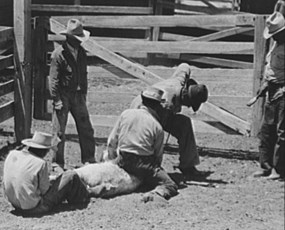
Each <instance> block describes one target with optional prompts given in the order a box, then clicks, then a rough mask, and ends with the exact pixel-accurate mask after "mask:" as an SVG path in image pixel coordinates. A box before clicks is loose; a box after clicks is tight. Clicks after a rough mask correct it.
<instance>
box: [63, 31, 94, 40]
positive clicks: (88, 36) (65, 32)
mask: <svg viewBox="0 0 285 230" xmlns="http://www.w3.org/2000/svg"><path fill="white" fill-rule="evenodd" d="M60 34H62V35H71V36H73V37H75V38H76V39H78V40H79V41H81V42H86V41H87V40H88V39H89V38H90V32H89V31H87V30H83V36H77V35H74V34H70V33H68V31H67V30H63V31H61V32H60Z"/></svg>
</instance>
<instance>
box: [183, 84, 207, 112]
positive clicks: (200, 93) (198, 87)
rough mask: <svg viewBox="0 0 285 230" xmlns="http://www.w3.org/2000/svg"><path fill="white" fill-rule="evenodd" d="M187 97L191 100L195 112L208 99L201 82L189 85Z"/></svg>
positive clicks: (205, 88) (205, 89)
mask: <svg viewBox="0 0 285 230" xmlns="http://www.w3.org/2000/svg"><path fill="white" fill-rule="evenodd" d="M188 98H189V100H190V101H191V107H192V109H193V111H194V112H196V111H197V110H198V109H199V108H200V106H201V104H202V103H204V102H206V101H207V100H208V89H207V87H206V86H205V85H203V84H194V85H189V87H188Z"/></svg>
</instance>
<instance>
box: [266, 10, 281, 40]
mask: <svg viewBox="0 0 285 230" xmlns="http://www.w3.org/2000/svg"><path fill="white" fill-rule="evenodd" d="M284 29H285V19H284V16H283V15H282V14H281V13H280V12H274V13H273V14H271V15H270V16H269V17H268V18H267V20H266V27H265V29H264V32H263V36H264V38H265V39H268V38H270V37H272V36H273V35H274V34H277V33H279V32H280V31H282V30H284Z"/></svg>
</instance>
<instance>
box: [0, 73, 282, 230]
mask: <svg viewBox="0 0 285 230" xmlns="http://www.w3.org/2000/svg"><path fill="white" fill-rule="evenodd" d="M144 86H145V85H144V84H141V83H138V82H137V81H128V82H125V81H123V80H118V79H116V78H111V77H109V78H103V77H102V76H96V75H93V74H91V75H90V90H99V89H100V90H101V89H104V90H110V91H113V92H122V91H124V92H125V91H129V92H140V90H141V89H142V88H143V87H144ZM127 107H128V104H119V105H118V104H114V105H106V104H100V105H94V104H92V105H91V104H89V110H90V114H116V115H118V114H120V112H122V111H123V109H125V108H127ZM0 127H1V128H0V130H1V129H2V130H1V132H0V141H1V142H0V150H1V151H0V157H1V159H0V180H1V181H2V168H3V163H4V159H5V156H6V154H7V151H8V149H9V147H8V146H7V144H6V142H7V141H9V142H10V143H13V140H14V135H13V121H11V120H9V121H7V122H5V123H2V124H1V126H0ZM34 130H42V131H47V132H48V131H50V130H51V125H50V122H47V121H39V120H34V121H33V127H32V131H34ZM109 132H110V128H102V127H101V128H100V127H98V128H96V130H95V138H96V142H97V145H98V146H99V148H98V149H100V148H101V149H102V148H104V146H105V144H106V138H107V136H108V133H109ZM67 133H68V142H67V148H66V162H67V164H69V165H71V166H72V165H75V164H77V163H78V162H79V152H80V150H79V145H78V138H77V134H76V130H75V129H74V128H73V127H69V128H68V130H67ZM196 139H197V144H198V147H199V150H200V152H201V163H200V165H198V169H199V170H201V171H205V172H208V173H207V177H205V178H202V179H201V180H202V181H203V182H208V183H209V184H210V185H211V186H208V187H205V186H197V185H187V186H186V187H181V188H180V190H179V194H178V195H177V196H176V197H174V198H172V199H170V200H169V201H165V200H163V199H155V200H154V201H153V202H149V203H143V202H141V196H142V193H141V192H137V193H133V194H128V195H123V196H118V197H115V198H112V199H95V198H93V199H92V200H91V202H90V203H89V204H88V205H87V206H69V205H67V204H62V205H60V206H59V207H57V208H56V209H55V210H54V212H52V213H50V214H48V215H45V216H42V217H23V216H20V215H17V214H16V213H15V212H14V209H13V208H12V207H11V205H10V204H9V203H7V202H6V200H5V199H4V197H3V191H2V188H1V189H0V229H1V230H2V229H3V230H4V229H29V230H30V229H53V230H54V229H119V230H125V229H130V230H132V229H161V230H164V229H175V230H176V229H177V230H180V229H194V230H226V229H229V230H230V229H231V230H241V229H243V230H244V229H248V230H283V229H284V182H281V181H269V180H266V179H264V178H260V179H255V178H253V177H252V176H251V175H252V173H253V172H255V171H256V170H258V169H259V165H258V162H257V161H256V153H257V143H258V142H257V139H256V138H254V137H244V136H240V135H226V134H209V133H198V132H197V133H196ZM50 156H51V154H49V155H48V156H47V160H48V161H49V162H50ZM177 162H178V155H177V143H176V141H175V139H173V138H170V139H169V140H168V143H167V145H166V148H165V155H164V160H163V166H164V168H165V169H166V170H167V172H169V173H170V175H171V176H172V177H173V178H174V179H175V180H179V179H181V174H180V171H178V170H176V169H174V168H173V165H175V164H177ZM1 181H0V182H1ZM1 186H2V185H1Z"/></svg>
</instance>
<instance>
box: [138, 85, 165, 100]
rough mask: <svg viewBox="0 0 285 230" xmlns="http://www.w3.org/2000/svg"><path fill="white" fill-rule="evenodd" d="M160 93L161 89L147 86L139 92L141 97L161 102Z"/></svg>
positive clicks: (161, 92) (161, 93)
mask: <svg viewBox="0 0 285 230" xmlns="http://www.w3.org/2000/svg"><path fill="white" fill-rule="evenodd" d="M162 95H163V91H162V90H160V89H158V88H155V87H148V88H147V89H146V90H144V91H143V92H142V93H141V96H142V97H145V98H148V99H152V100H155V101H158V102H161V99H162Z"/></svg>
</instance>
